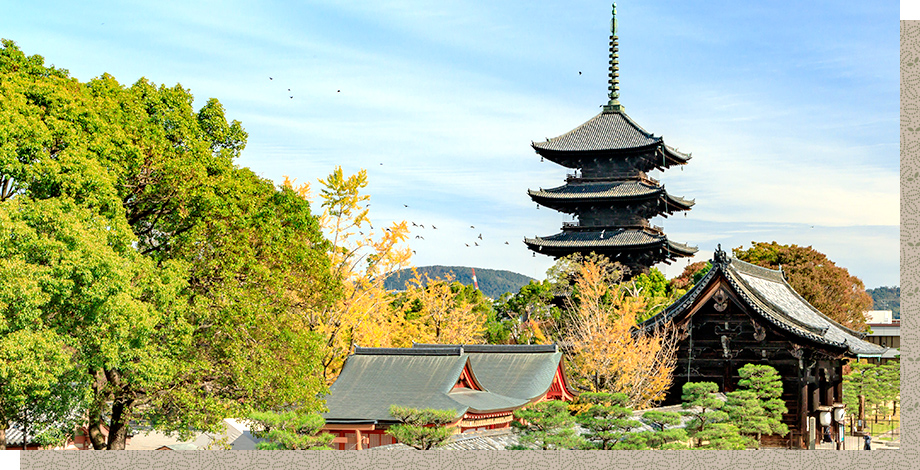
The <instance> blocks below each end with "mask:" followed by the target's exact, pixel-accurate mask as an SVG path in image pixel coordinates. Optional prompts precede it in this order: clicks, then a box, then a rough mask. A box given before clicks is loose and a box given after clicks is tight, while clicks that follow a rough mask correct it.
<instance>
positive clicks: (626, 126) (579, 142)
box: [533, 110, 690, 164]
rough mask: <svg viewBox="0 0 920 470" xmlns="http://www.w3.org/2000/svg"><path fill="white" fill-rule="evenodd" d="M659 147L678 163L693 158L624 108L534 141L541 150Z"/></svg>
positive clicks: (599, 115)
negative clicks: (558, 133) (681, 151)
mask: <svg viewBox="0 0 920 470" xmlns="http://www.w3.org/2000/svg"><path fill="white" fill-rule="evenodd" d="M656 146H657V147H660V148H662V149H663V150H664V152H665V153H666V154H667V155H668V156H670V157H671V158H672V159H673V160H675V161H674V163H679V164H682V163H686V162H687V160H689V159H690V156H689V155H686V154H683V153H680V152H678V151H677V150H675V149H673V148H671V147H668V146H667V145H665V144H664V139H663V138H662V137H661V136H657V137H656V136H654V135H653V134H652V133H651V132H648V131H646V130H645V129H643V128H642V126H640V125H639V124H637V123H636V122H635V121H633V120H632V118H630V117H629V116H628V115H627V114H626V113H625V112H623V111H622V110H621V111H604V112H601V113H599V114H598V115H596V116H594V117H593V118H591V119H589V120H588V121H587V122H585V123H584V124H582V125H580V126H578V127H576V128H575V129H572V130H571V131H569V132H566V133H565V134H562V135H560V136H558V137H553V138H552V139H547V140H546V141H545V142H534V143H533V147H534V149H535V150H537V152H538V153H542V151H551V152H592V151H609V150H631V149H639V148H646V147H656Z"/></svg>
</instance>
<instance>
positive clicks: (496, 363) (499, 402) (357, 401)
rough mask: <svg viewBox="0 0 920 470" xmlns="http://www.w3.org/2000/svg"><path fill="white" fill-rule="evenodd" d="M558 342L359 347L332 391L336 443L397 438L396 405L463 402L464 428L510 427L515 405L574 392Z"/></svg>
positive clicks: (330, 424) (357, 445)
mask: <svg viewBox="0 0 920 470" xmlns="http://www.w3.org/2000/svg"><path fill="white" fill-rule="evenodd" d="M574 396H575V392H574V391H573V390H572V389H571V388H570V386H569V383H568V379H567V378H566V376H565V371H564V369H563V363H562V352H561V351H560V350H559V349H558V348H557V347H556V345H437V344H416V345H414V346H413V347H412V348H361V347H357V348H355V352H354V354H352V355H350V356H349V357H348V359H347V360H346V361H345V365H344V367H343V368H342V372H341V373H340V374H339V377H338V378H337V379H336V381H335V383H333V384H332V386H331V387H330V389H329V395H328V396H327V397H326V407H327V408H328V409H329V411H328V412H326V413H324V415H323V417H324V418H325V420H326V425H325V427H324V428H323V430H324V431H327V432H329V433H332V434H334V435H335V436H336V437H335V440H334V441H333V448H337V449H339V450H351V449H358V450H360V449H367V448H371V447H377V446H381V445H387V444H393V443H395V440H394V439H393V437H392V436H390V435H388V434H386V433H385V431H386V429H387V428H388V427H389V426H391V425H393V424H398V423H399V421H397V420H396V419H395V418H394V417H393V416H391V415H390V411H389V410H390V406H391V405H400V406H407V407H411V408H433V409H453V410H456V413H457V415H456V416H457V419H456V421H455V422H454V423H452V424H450V426H453V427H455V428H456V430H457V432H461V433H462V432H466V431H474V430H483V429H495V428H503V427H508V426H510V424H511V421H512V419H513V416H512V413H513V412H514V410H516V409H518V408H521V407H523V406H525V405H527V404H529V403H534V402H538V401H543V400H566V401H569V400H572V399H573V398H574Z"/></svg>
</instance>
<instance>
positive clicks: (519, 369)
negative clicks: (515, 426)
mask: <svg viewBox="0 0 920 470" xmlns="http://www.w3.org/2000/svg"><path fill="white" fill-rule="evenodd" d="M432 346H437V345H431V344H414V345H412V347H413V348H429V347H432ZM463 350H464V351H465V352H468V353H469V356H470V366H472V369H473V373H474V374H475V375H476V379H477V380H479V383H480V384H482V386H483V387H485V389H486V390H489V391H491V392H495V393H498V394H501V395H505V396H508V397H515V398H523V399H525V400H534V399H536V398H539V397H542V396H543V394H545V393H546V392H547V391H549V388H550V385H552V383H553V377H554V376H555V375H556V370H557V369H558V368H559V364H560V362H561V361H562V352H561V351H559V348H558V347H557V346H556V345H555V344H540V345H537V344H534V345H528V344H515V345H511V344H508V345H492V344H477V345H463ZM570 392H571V390H570Z"/></svg>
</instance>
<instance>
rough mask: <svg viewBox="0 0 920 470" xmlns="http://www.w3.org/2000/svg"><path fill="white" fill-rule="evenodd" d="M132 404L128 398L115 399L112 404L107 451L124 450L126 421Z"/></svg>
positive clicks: (132, 401)
mask: <svg viewBox="0 0 920 470" xmlns="http://www.w3.org/2000/svg"><path fill="white" fill-rule="evenodd" d="M132 403H134V400H132V399H130V398H116V399H115V401H114V402H113V403H112V420H111V421H110V422H109V443H108V447H107V449H108V450H125V441H126V440H127V439H128V419H129V416H130V409H131V404H132Z"/></svg>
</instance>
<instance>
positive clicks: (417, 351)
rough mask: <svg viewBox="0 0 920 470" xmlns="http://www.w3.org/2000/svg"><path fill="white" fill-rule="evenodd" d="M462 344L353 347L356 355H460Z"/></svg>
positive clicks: (461, 353)
mask: <svg viewBox="0 0 920 470" xmlns="http://www.w3.org/2000/svg"><path fill="white" fill-rule="evenodd" d="M463 353H464V351H463V346H443V347H431V348H362V347H360V346H357V347H355V352H354V355H356V356H460V355H463Z"/></svg>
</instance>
